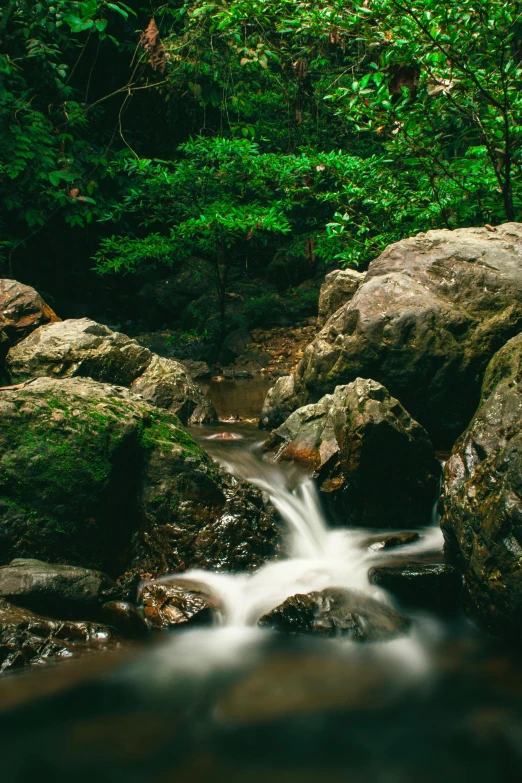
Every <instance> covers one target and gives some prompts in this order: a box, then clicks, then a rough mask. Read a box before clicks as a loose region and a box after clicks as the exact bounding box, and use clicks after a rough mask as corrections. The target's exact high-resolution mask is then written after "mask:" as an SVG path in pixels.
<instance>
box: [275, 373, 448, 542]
mask: <svg viewBox="0 0 522 783" xmlns="http://www.w3.org/2000/svg"><path fill="white" fill-rule="evenodd" d="M265 450H267V451H273V452H274V454H275V456H276V458H277V460H279V461H281V460H294V461H295V462H298V463H300V464H302V465H304V466H308V467H310V468H311V469H313V470H314V476H315V477H316V478H317V480H318V484H319V489H320V492H321V495H322V497H323V499H324V500H325V501H327V503H328V506H329V510H330V511H331V512H332V513H334V515H335V516H337V518H338V519H339V521H342V522H346V521H348V522H355V523H357V524H366V525H378V526H380V527H383V526H390V527H398V526H399V525H402V526H408V525H410V526H418V525H419V524H422V523H424V522H427V521H428V520H429V518H430V516H431V510H432V507H433V503H434V501H435V497H436V492H437V489H438V481H439V472H440V468H439V465H438V463H437V460H436V459H435V453H434V451H433V447H432V445H431V442H430V440H429V438H428V435H427V433H426V431H425V430H424V429H423V428H422V427H421V426H420V425H419V424H417V422H416V421H414V420H413V419H412V418H411V416H410V415H409V414H408V413H407V411H406V410H405V409H404V408H403V407H402V405H401V404H400V403H399V401H398V400H396V399H395V398H394V397H392V396H391V395H390V393H389V392H388V391H387V389H385V388H384V386H381V384H379V383H377V382H376V381H372V380H365V379H362V378H357V380H356V381H354V382H353V383H350V384H348V385H347V386H338V387H337V388H336V390H335V392H334V393H333V394H329V395H326V396H325V397H323V398H322V399H321V400H319V402H318V403H316V404H315V405H306V406H304V407H303V408H299V409H298V410H297V411H295V412H294V413H292V414H291V416H289V418H288V419H287V420H286V421H285V422H284V424H282V425H281V426H280V427H278V428H277V429H276V430H275V431H274V432H273V433H272V434H271V436H270V437H269V439H268V441H267V443H266V444H265Z"/></svg>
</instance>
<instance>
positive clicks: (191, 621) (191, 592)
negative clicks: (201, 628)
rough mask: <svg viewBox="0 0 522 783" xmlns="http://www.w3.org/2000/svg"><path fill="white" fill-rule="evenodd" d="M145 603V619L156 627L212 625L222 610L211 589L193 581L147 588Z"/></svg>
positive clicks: (147, 586) (158, 584)
mask: <svg viewBox="0 0 522 783" xmlns="http://www.w3.org/2000/svg"><path fill="white" fill-rule="evenodd" d="M141 600H142V603H143V611H144V614H145V617H146V618H147V620H148V621H149V622H150V624H151V625H152V626H154V627H155V628H172V627H186V626H187V625H191V626H192V625H212V624H213V623H214V622H215V619H216V614H218V613H219V612H220V611H221V606H220V604H219V601H218V600H217V599H216V598H215V597H214V596H213V595H212V594H211V593H210V592H209V590H208V589H207V588H206V587H205V586H204V585H201V584H199V583H197V582H191V581H185V582H180V583H178V584H172V583H170V584H161V583H156V584H149V585H146V586H145V587H144V588H143V593H142V596H141Z"/></svg>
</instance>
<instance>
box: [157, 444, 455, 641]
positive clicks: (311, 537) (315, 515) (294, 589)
mask: <svg viewBox="0 0 522 783" xmlns="http://www.w3.org/2000/svg"><path fill="white" fill-rule="evenodd" d="M219 461H220V463H221V465H222V467H224V468H225V469H226V470H228V471H229V472H230V473H232V474H233V475H235V476H236V477H238V478H242V479H244V480H247V481H249V482H250V483H252V484H254V485H255V486H257V487H258V488H259V489H261V490H262V491H263V492H265V493H266V494H267V495H268V498H269V500H270V502H271V503H272V505H273V506H274V507H275V508H276V509H277V511H278V512H279V514H280V516H281V519H282V521H283V525H284V529H285V532H286V533H287V536H286V541H285V555H284V557H281V558H279V559H277V560H273V561H271V562H268V563H266V564H265V565H263V566H262V567H261V568H260V569H258V570H257V571H255V572H254V573H252V574H224V573H212V572H209V571H204V570H201V569H191V570H189V571H187V572H185V573H183V574H175V575H172V576H167V577H164V578H162V579H160V580H158V581H160V582H163V583H168V582H176V583H180V582H183V581H184V580H190V581H192V582H194V581H196V582H199V583H201V584H203V585H205V586H206V587H207V588H208V589H209V590H210V591H211V592H212V593H213V594H214V595H215V596H216V597H217V598H218V599H219V601H220V603H221V605H222V607H223V616H222V624H223V625H226V626H233V627H243V628H244V627H248V626H255V625H256V624H257V621H258V619H259V618H260V617H261V616H262V615H263V614H264V613H265V612H267V611H270V610H271V609H273V608H274V607H275V606H277V605H278V604H280V603H282V602H283V601H284V600H285V599H286V598H288V597H290V596H293V595H295V594H297V593H309V592H312V591H315V590H324V589H325V588H328V587H337V588H346V589H354V590H357V591H359V592H363V593H365V594H367V595H368V596H370V597H372V598H373V599H377V600H379V601H382V602H384V603H389V602H390V598H389V596H388V594H387V593H386V592H385V591H384V590H382V589H381V588H378V587H375V586H373V585H371V584H370V582H369V580H368V572H369V569H370V568H371V567H372V565H375V564H376V563H377V562H380V563H382V561H383V558H385V557H389V555H387V554H383V553H382V552H378V551H377V552H376V551H375V550H374V549H370V548H369V539H370V537H373V538H374V537H375V530H372V531H366V530H364V529H360V528H358V529H334V530H332V529H329V528H328V525H327V523H326V520H325V517H324V515H323V513H322V510H321V505H320V500H319V497H318V493H317V490H316V487H315V484H314V482H313V481H312V480H311V479H310V478H307V477H306V476H304V475H303V474H300V473H298V472H295V471H294V472H292V469H291V468H290V470H289V471H284V470H283V469H282V468H281V467H280V466H276V465H273V464H270V463H266V462H264V461H263V460H262V459H261V457H260V456H259V455H257V454H256V453H254V452H253V451H252V450H248V449H246V448H241V449H238V448H234V449H230V450H229V449H227V450H226V452H225V454H224V455H223V454H222V452H220V458H219ZM289 483H290V485H292V484H293V485H294V486H293V488H289V486H288V485H289ZM385 532H386V533H387V534H389V533H390V532H392V531H390V530H386V531H385ZM426 532H427V535H425V536H424V537H423V538H422V539H421V540H420V541H419V542H416V543H414V544H410V545H409V546H407V547H402V548H401V553H402V552H407V553H408V554H412V553H415V554H418V553H419V552H421V551H426V550H430V549H433V548H434V544H435V542H437V543H438V542H439V540H440V536H441V534H440V529H439V528H438V526H437V527H436V528H435V527H434V528H433V530H431V529H430V528H428V529H427V531H426Z"/></svg>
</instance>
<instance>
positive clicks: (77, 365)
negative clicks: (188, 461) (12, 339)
mask: <svg viewBox="0 0 522 783" xmlns="http://www.w3.org/2000/svg"><path fill="white" fill-rule="evenodd" d="M7 366H8V369H9V372H10V375H11V378H12V379H13V381H14V382H19V381H24V380H27V379H29V378H31V379H32V378H39V377H42V376H49V377H52V378H71V377H75V376H81V377H90V378H93V379H94V380H97V381H103V382H107V383H114V384H118V385H119V384H121V385H122V386H130V385H131V384H132V383H133V382H134V387H133V388H134V391H135V392H136V393H140V394H142V396H143V397H144V398H145V399H146V400H148V401H150V402H151V403H152V404H154V405H158V406H159V407H162V408H167V409H168V410H170V411H172V412H173V413H176V414H177V415H178V416H179V417H180V418H181V420H182V421H183V422H184V423H185V424H186V423H189V422H190V423H196V422H197V423H200V422H211V421H215V420H216V419H217V415H216V412H215V410H214V408H213V406H212V403H210V402H209V400H207V398H206V397H205V396H204V394H203V393H202V392H201V391H200V389H199V388H198V386H197V385H196V384H195V383H194V381H192V380H191V378H190V377H189V375H188V374H187V372H186V371H185V368H184V367H183V365H181V364H179V362H175V361H174V360H172V359H161V358H160V357H159V356H156V355H155V354H153V353H151V351H149V349H148V348H145V347H144V346H143V345H140V343H138V342H137V341H136V340H132V339H131V338H130V337H127V336H126V335H124V334H120V333H119V332H113V331H112V330H111V329H109V327H108V326H104V325H103V324H99V323H96V321H91V320H90V319H89V318H80V319H72V320H67V321H61V322H60V323H55V324H49V325H48V326H43V327H41V328H39V329H37V330H36V331H34V332H33V333H32V334H31V335H30V336H29V337H28V338H26V339H25V340H23V341H22V342H21V343H19V344H18V345H16V346H15V347H14V348H11V350H10V351H9V354H8V356H7Z"/></svg>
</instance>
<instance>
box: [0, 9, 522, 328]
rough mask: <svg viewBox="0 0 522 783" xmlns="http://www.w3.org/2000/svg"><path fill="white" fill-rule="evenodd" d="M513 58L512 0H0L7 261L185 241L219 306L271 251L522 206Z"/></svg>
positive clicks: (521, 135)
mask: <svg viewBox="0 0 522 783" xmlns="http://www.w3.org/2000/svg"><path fill="white" fill-rule="evenodd" d="M521 57H522V3H521V2H511V3H505V2H503V1H502V0H490V2H487V3H485V2H483V1H482V0H455V1H454V2H451V3H440V2H436V1H435V0H411V2H406V0H379V1H378V2H376V0H352V1H351V2H345V0H331V2H318V3H316V2H313V3H312V2H293V1H292V2H290V0H279V1H273V2H268V1H267V0H230V1H229V2H225V1H224V0H223V1H221V2H208V1H207V0H190V1H184V0H168V2H166V3H163V4H161V5H158V6H154V5H153V6H150V5H145V4H143V3H141V2H139V1H134V2H129V3H128V4H125V3H121V2H107V1H106V0H86V2H74V0H56V2H51V0H41V1H40V2H30V0H7V2H6V4H4V8H3V10H2V11H1V13H0V198H1V205H0V264H1V265H2V271H3V273H4V274H16V273H18V271H19V270H22V271H21V273H22V274H23V270H24V269H31V270H33V274H38V271H37V269H38V267H39V266H40V267H42V268H45V269H46V270H49V269H50V268H51V267H53V265H56V263H57V261H58V259H59V263H60V265H61V267H62V268H63V267H64V266H69V268H70V271H69V273H68V274H70V275H71V276H72V278H74V275H78V274H81V275H84V274H90V272H88V271H87V270H90V269H93V268H95V269H96V270H97V272H101V273H104V274H105V275H106V274H107V273H121V272H139V271H142V270H144V269H147V268H157V267H164V268H165V269H169V268H170V269H178V268H180V267H182V266H183V265H186V264H190V263H191V259H193V258H194V257H197V258H200V259H203V261H204V262H205V263H206V264H207V265H208V268H209V270H210V271H209V274H211V276H212V277H213V279H214V280H215V284H216V286H217V290H218V292H219V301H220V307H221V310H222V321H223V319H224V318H225V312H224V308H225V305H226V297H225V293H226V286H227V280H228V278H229V274H230V271H231V270H233V269H235V268H251V269H254V270H261V269H263V268H264V267H266V265H267V263H268V262H269V261H270V259H271V258H273V256H274V254H276V253H279V254H287V255H291V256H292V257H294V258H297V259H301V261H302V263H313V264H317V265H322V266H328V265H331V264H334V265H338V266H346V265H359V266H364V265H365V264H367V263H368V262H369V261H370V260H371V259H372V258H373V257H375V255H376V254H378V253H379V252H380V251H381V250H382V249H383V248H384V247H385V246H386V245H387V244H389V243H390V242H393V241H396V240H398V239H400V238H402V237H404V236H407V235H409V234H414V233H416V232H419V231H426V230H428V229H430V228H437V227H442V228H444V227H446V228H455V227H458V226H466V225H473V224H484V223H493V224H494V223H499V222H502V221H506V220H508V221H510V220H515V219H519V218H520V209H521V163H522V159H521V155H522V152H521V150H522V124H521V122H520V118H521V114H522V111H521V109H522V92H521V77H522V65H521ZM42 248H43V250H42ZM13 270H14V271H13ZM35 270H36V271H35Z"/></svg>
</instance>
